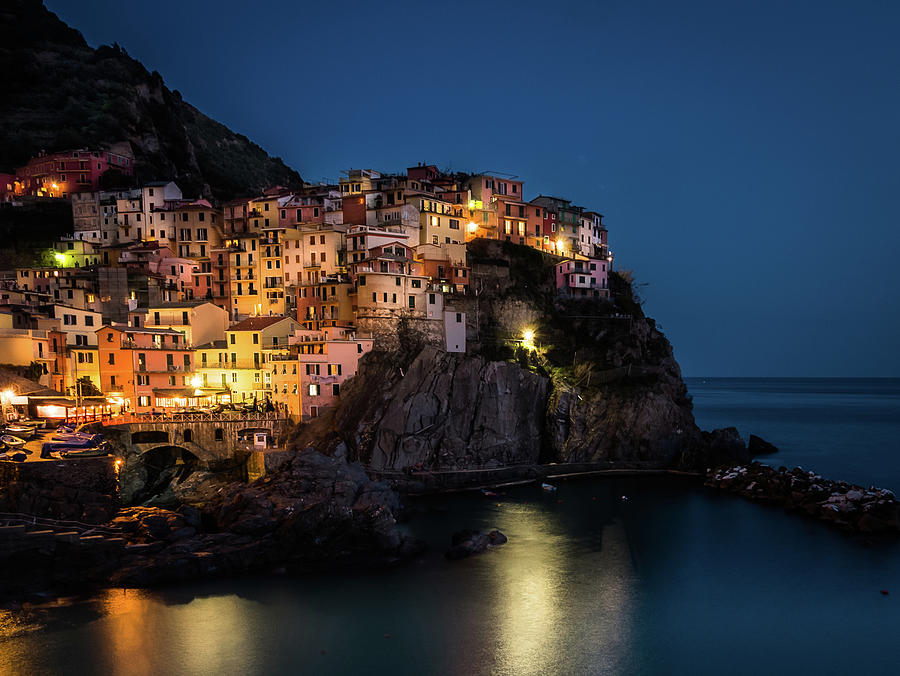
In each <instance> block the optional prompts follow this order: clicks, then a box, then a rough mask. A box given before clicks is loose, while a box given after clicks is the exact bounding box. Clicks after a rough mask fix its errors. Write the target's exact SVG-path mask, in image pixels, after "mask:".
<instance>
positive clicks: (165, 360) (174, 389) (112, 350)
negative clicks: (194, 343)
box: [97, 326, 199, 413]
mask: <svg viewBox="0 0 900 676" xmlns="http://www.w3.org/2000/svg"><path fill="white" fill-rule="evenodd" d="M97 348H98V351H99V355H100V382H101V389H102V390H103V392H104V394H107V395H110V396H116V395H118V396H121V397H122V398H123V399H124V400H125V406H126V408H127V409H129V410H132V411H136V412H138V413H142V412H147V411H150V410H151V409H154V408H177V407H179V406H185V405H188V404H187V403H179V402H180V400H185V401H186V399H187V398H188V394H187V393H190V392H193V391H194V389H196V387H197V386H198V385H199V381H196V380H194V353H193V351H192V350H191V348H190V346H189V345H188V343H187V341H186V340H185V337H184V334H183V333H181V332H180V331H173V330H172V329H162V328H138V327H129V326H104V327H101V328H100V329H98V330H97Z"/></svg>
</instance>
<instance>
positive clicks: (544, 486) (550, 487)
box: [541, 484, 556, 493]
mask: <svg viewBox="0 0 900 676" xmlns="http://www.w3.org/2000/svg"><path fill="white" fill-rule="evenodd" d="M541 488H542V489H543V490H544V492H546V493H555V492H556V486H554V485H553V484H541Z"/></svg>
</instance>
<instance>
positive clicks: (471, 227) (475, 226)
mask: <svg viewBox="0 0 900 676" xmlns="http://www.w3.org/2000/svg"><path fill="white" fill-rule="evenodd" d="M466 229H467V230H468V231H469V232H475V231H476V230H478V224H477V223H474V222H472V221H469V224H468V225H467V226H466Z"/></svg>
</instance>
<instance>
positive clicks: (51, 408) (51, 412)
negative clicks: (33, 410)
mask: <svg viewBox="0 0 900 676" xmlns="http://www.w3.org/2000/svg"><path fill="white" fill-rule="evenodd" d="M37 414H38V418H65V417H66V407H65V406H55V405H53V404H44V405H41V404H39V405H38V406H37Z"/></svg>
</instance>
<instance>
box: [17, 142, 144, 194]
mask: <svg viewBox="0 0 900 676" xmlns="http://www.w3.org/2000/svg"><path fill="white" fill-rule="evenodd" d="M110 169H117V170H118V171H120V172H122V174H124V175H125V176H132V175H134V158H133V157H131V156H130V155H125V154H122V153H117V152H112V151H109V150H90V149H87V148H80V149H78V150H64V151H61V152H57V153H50V154H46V153H41V154H40V155H38V156H37V157H32V158H31V159H30V160H29V161H28V164H26V165H25V166H24V167H20V168H18V169H16V181H15V192H16V194H17V195H33V196H36V197H62V198H63V199H67V198H69V197H71V195H72V194H73V193H78V192H90V191H93V190H98V189H99V188H100V177H101V176H103V174H105V173H106V172H107V171H108V170H110Z"/></svg>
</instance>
